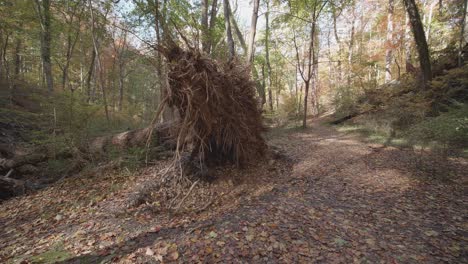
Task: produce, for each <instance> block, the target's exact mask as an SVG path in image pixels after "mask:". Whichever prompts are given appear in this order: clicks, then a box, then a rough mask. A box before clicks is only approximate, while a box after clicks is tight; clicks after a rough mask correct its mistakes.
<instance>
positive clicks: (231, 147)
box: [159, 45, 266, 166]
mask: <svg viewBox="0 0 468 264" xmlns="http://www.w3.org/2000/svg"><path fill="white" fill-rule="evenodd" d="M159 51H160V52H161V53H162V54H163V55H164V56H165V57H166V59H167V61H168V65H169V72H168V77H169V84H170V87H169V89H168V91H167V94H166V96H165V99H164V102H165V103H166V105H167V106H169V107H172V108H175V109H176V110H177V112H178V115H179V121H178V122H177V133H176V142H177V147H176V155H175V156H176V158H180V155H179V153H181V152H188V151H191V155H190V157H191V159H192V160H193V159H195V158H197V159H198V160H199V161H201V162H202V163H203V164H207V165H214V164H220V163H225V162H232V163H234V164H236V165H237V166H240V165H244V164H248V163H251V162H252V161H255V160H257V159H258V158H260V157H262V156H263V155H264V153H265V149H266V143H265V140H264V139H263V138H262V135H261V133H262V132H263V131H264V130H265V128H264V126H263V125H262V117H261V110H260V109H259V107H258V103H257V100H256V99H255V83H254V82H253V81H252V80H251V79H250V76H249V72H250V71H249V69H248V68H247V67H244V66H243V65H242V64H241V63H240V62H238V61H237V60H236V59H234V60H230V61H228V62H218V61H215V60H213V59H211V58H208V57H207V56H205V55H204V54H202V53H200V52H199V51H198V50H195V49H188V50H183V49H182V48H180V47H178V46H177V45H171V46H170V47H159Z"/></svg>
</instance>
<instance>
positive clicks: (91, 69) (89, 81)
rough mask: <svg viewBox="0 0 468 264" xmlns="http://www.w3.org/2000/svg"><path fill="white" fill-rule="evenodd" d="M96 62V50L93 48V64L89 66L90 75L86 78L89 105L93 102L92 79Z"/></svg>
mask: <svg viewBox="0 0 468 264" xmlns="http://www.w3.org/2000/svg"><path fill="white" fill-rule="evenodd" d="M95 61H96V50H95V49H94V48H93V52H92V54H91V64H90V65H89V70H88V75H87V78H86V95H87V101H88V103H89V102H90V101H91V79H92V78H93V72H94V63H95Z"/></svg>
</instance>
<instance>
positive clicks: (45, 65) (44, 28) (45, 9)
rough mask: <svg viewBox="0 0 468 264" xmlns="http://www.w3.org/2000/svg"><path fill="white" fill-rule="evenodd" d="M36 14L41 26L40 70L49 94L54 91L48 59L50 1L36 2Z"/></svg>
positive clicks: (50, 63) (50, 65)
mask: <svg viewBox="0 0 468 264" xmlns="http://www.w3.org/2000/svg"><path fill="white" fill-rule="evenodd" d="M36 8H37V13H38V15H39V20H40V24H41V59H42V69H43V72H44V76H45V79H46V84H47V91H48V92H49V94H51V93H52V92H53V90H54V80H53V76H52V62H51V58H50V42H51V33H50V30H51V15H50V0H42V1H39V0H36Z"/></svg>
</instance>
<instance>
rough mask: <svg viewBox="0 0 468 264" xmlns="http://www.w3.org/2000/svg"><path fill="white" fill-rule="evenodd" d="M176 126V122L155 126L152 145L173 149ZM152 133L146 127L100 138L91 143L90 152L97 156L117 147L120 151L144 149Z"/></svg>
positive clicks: (149, 128)
mask: <svg viewBox="0 0 468 264" xmlns="http://www.w3.org/2000/svg"><path fill="white" fill-rule="evenodd" d="M175 126H176V124H175V123H174V122H164V123H160V124H157V125H155V127H154V130H153V134H152V140H151V142H152V145H153V146H161V145H163V146H167V147H168V148H171V147H170V146H171V145H173V144H175V143H174V142H173V137H172V131H173V130H174V127H175ZM150 132H151V127H146V128H141V129H135V130H131V131H126V132H122V133H119V134H116V135H109V136H103V137H98V138H95V139H93V140H92V141H91V142H90V144H89V146H88V150H89V151H90V152H91V153H93V154H97V153H103V152H105V151H106V150H107V149H109V148H110V147H116V148H118V149H128V148H131V147H143V146H145V144H146V142H147V140H148V136H149V135H150Z"/></svg>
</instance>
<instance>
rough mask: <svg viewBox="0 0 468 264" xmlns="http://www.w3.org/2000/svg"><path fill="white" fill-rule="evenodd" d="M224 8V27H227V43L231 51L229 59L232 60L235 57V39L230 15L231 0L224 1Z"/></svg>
mask: <svg viewBox="0 0 468 264" xmlns="http://www.w3.org/2000/svg"><path fill="white" fill-rule="evenodd" d="M223 7H224V25H225V27H226V42H227V45H228V50H229V59H230V60H232V59H233V58H234V56H235V49H234V39H233V38H232V30H231V22H230V21H231V19H230V14H229V0H223Z"/></svg>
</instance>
